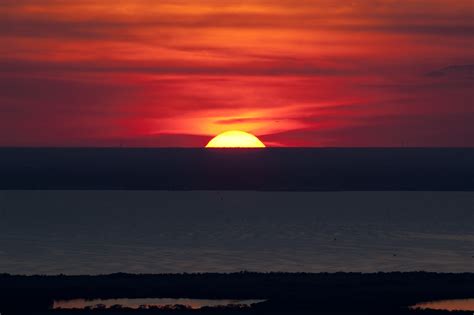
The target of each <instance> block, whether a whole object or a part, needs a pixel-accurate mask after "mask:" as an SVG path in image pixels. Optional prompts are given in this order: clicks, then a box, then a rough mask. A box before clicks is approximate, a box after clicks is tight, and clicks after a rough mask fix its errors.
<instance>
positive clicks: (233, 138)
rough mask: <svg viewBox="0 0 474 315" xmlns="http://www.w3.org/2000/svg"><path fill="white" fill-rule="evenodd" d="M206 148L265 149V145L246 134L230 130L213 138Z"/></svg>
mask: <svg viewBox="0 0 474 315" xmlns="http://www.w3.org/2000/svg"><path fill="white" fill-rule="evenodd" d="M206 148H265V144H263V142H262V141H260V140H259V139H258V138H257V137H255V136H254V135H252V134H250V133H248V132H244V131H240V130H231V131H226V132H223V133H221V134H219V135H217V136H216V137H214V138H213V139H212V140H211V141H209V143H208V144H207V145H206Z"/></svg>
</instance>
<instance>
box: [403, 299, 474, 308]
mask: <svg viewBox="0 0 474 315" xmlns="http://www.w3.org/2000/svg"><path fill="white" fill-rule="evenodd" d="M412 308H413V309H416V308H421V309H432V310H443V311H474V298H473V299H457V300H442V301H433V302H423V303H418V304H416V305H415V306H412Z"/></svg>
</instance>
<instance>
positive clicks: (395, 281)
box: [0, 272, 474, 315]
mask: <svg viewBox="0 0 474 315" xmlns="http://www.w3.org/2000/svg"><path fill="white" fill-rule="evenodd" d="M473 293H474V273H462V274H440V273H427V272H411V273H399V272H393V273H373V274H362V273H333V274H329V273H320V274H310V273H252V272H240V273H232V274H217V273H203V274H157V275H153V274H141V275H133V274H125V273H118V274H111V275H99V276H65V275H58V276H18V275H15V276H14V275H8V274H2V275H0V312H1V313H2V315H12V314H13V315H17V314H78V315H79V314H131V313H139V314H141V313H143V314H155V313H156V314H374V315H375V314H412V315H417V314H420V315H421V314H423V315H435V314H470V315H472V312H451V313H449V312H446V311H430V310H410V309H408V306H410V305H414V304H416V303H418V302H422V301H430V300H440V299H454V298H472V296H473ZM151 297H154V298H160V297H162V298H194V299H199V298H203V299H204V298H205V299H262V300H266V301H265V302H262V303H257V304H253V305H252V306H251V307H243V306H241V305H231V306H227V307H204V308H201V309H198V310H192V309H189V308H187V307H186V306H170V307H168V308H166V307H161V308H160V307H155V308H153V307H151V308H149V307H144V308H143V309H139V310H132V309H127V308H125V307H121V306H114V307H112V308H102V309H83V310H52V306H53V301H54V300H63V299H77V298H84V299H99V298H100V299H108V298H109V299H110V298H151Z"/></svg>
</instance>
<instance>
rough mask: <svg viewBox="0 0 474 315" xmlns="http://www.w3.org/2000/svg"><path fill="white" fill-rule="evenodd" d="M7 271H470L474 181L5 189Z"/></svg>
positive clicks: (1, 225) (1, 246) (2, 257)
mask: <svg viewBox="0 0 474 315" xmlns="http://www.w3.org/2000/svg"><path fill="white" fill-rule="evenodd" d="M0 231H1V232H0V235H1V237H0V272H6V273H13V274H59V273H64V274H104V273H113V272H130V273H177V272H178V273H179V272H209V271H211V272H234V271H241V270H249V271H306V272H334V271H360V272H374V271H395V270H396V271H413V270H426V271H438V272H473V271H474V269H473V266H474V193H471V192H465V193H464V192H338V193H331V192H232V191H228V192H220V191H189V192H166V191H0Z"/></svg>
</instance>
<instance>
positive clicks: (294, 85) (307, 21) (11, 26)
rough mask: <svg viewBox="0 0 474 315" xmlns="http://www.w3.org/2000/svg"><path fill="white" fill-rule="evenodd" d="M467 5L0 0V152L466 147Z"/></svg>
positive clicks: (471, 26)
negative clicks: (219, 139) (215, 144)
mask: <svg viewBox="0 0 474 315" xmlns="http://www.w3.org/2000/svg"><path fill="white" fill-rule="evenodd" d="M472 9H473V7H472V1H470V0H458V1H456V2H452V1H449V0H414V1H409V2H404V3H400V2H394V1H390V0H369V1H362V0H356V1H350V2H346V1H340V2H334V1H330V0H301V1H298V3H297V4H295V2H294V1H290V0H251V1H244V2H242V1H240V0H229V1H225V3H223V2H222V1H218V0H204V1H199V3H196V2H195V1H190V0H179V1H175V0H174V1H168V0H163V1H152V0H134V1H132V0H120V1H115V2H114V3H113V4H112V3H109V2H104V1H99V0H77V1H66V0H4V1H2V2H1V3H0V17H1V18H0V47H1V48H0V126H1V127H0V145H58V146H63V145H81V146H87V145H112V144H117V143H118V140H117V139H127V141H126V142H127V145H143V146H153V145H156V146H169V145H170V144H173V142H174V143H176V145H177V146H201V145H202V143H203V142H205V141H204V139H206V138H209V137H211V136H212V135H214V134H216V133H218V132H221V131H224V130H226V129H244V130H246V131H250V132H253V133H256V134H257V135H261V136H262V137H264V138H265V139H267V141H268V142H269V143H273V144H278V145H284V146H295V145H303V146H314V145H331V146H346V145H349V146H350V145H375V146H387V145H396V144H400V143H404V142H407V141H409V142H410V143H412V144H416V145H440V146H446V145H450V143H452V144H458V145H461V144H462V145H474V140H472V139H474V137H470V136H469V135H471V134H472V130H473V129H474V127H471V125H472V124H470V123H468V119H466V118H465V117H468V118H470V117H472V103H473V92H472V90H473V89H472V88H473V86H472V84H473V81H472V64H474V60H473V57H472V50H473V49H474V46H473V42H474V41H473V39H474V38H473V34H474V23H473V22H472V21H473V19H472ZM397 130H400V131H399V132H398V133H397ZM371 133H373V134H371ZM464 135H466V136H464ZM450 138H452V141H451V142H450V140H449V139H450ZM460 138H463V139H464V140H460ZM150 139H151V140H150ZM406 139H408V140H406ZM423 139H426V140H425V141H424V140H423Z"/></svg>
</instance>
